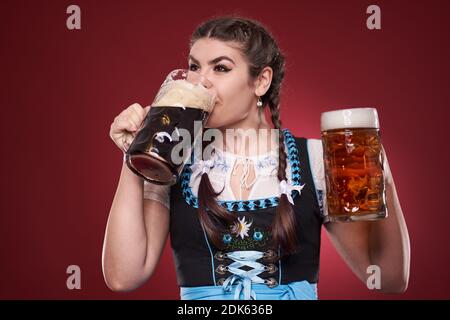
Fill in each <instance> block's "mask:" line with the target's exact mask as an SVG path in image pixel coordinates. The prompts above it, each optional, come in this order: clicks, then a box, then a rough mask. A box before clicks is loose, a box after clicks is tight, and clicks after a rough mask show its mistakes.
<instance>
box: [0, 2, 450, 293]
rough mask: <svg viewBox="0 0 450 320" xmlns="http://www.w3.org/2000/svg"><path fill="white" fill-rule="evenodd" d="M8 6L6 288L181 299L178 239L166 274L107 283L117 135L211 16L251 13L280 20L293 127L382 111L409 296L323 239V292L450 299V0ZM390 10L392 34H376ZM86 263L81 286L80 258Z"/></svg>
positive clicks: (4, 29) (2, 253) (312, 134)
mask: <svg viewBox="0 0 450 320" xmlns="http://www.w3.org/2000/svg"><path fill="white" fill-rule="evenodd" d="M70 4H74V2H72V1H70V2H69V1H2V3H1V6H0V15H1V19H0V25H1V31H0V32H1V38H0V39H1V51H0V61H1V75H2V77H1V78H2V80H1V81H2V82H1V91H2V94H1V107H2V108H1V110H2V123H1V126H0V127H1V133H2V134H1V136H2V143H3V152H2V154H3V156H2V157H1V171H2V179H1V194H2V201H1V223H0V234H1V242H0V248H1V249H0V257H1V260H0V261H1V263H0V272H1V275H2V281H1V285H0V298H19V299H21V298H38V299H42V298H52V299H53V298H60V299H81V298H86V299H91V298H106V299H110V298H111V299H115V298H126V299H128V298H130V299H157V298H159V299H178V297H179V293H178V287H177V285H176V279H175V272H174V266H173V260H172V254H171V251H170V244H169V243H167V246H166V249H165V251H164V254H163V257H162V260H161V262H160V264H159V266H158V269H157V271H156V273H155V274H154V276H153V277H152V278H151V279H150V280H149V281H148V282H147V283H146V284H145V285H144V286H143V287H141V288H140V289H138V290H137V291H135V292H132V293H128V294H118V293H113V292H111V291H109V289H108V288H107V287H106V285H105V284H104V282H103V277H102V272H101V249H102V241H103V235H104V230H105V225H106V221H107V217H108V212H109V208H110V205H111V202H112V199H113V196H114V192H115V189H116V186H117V183H118V178H119V173H120V167H121V163H122V154H121V152H120V151H119V150H118V149H117V148H116V147H115V145H114V144H113V143H112V141H111V140H110V138H109V135H108V133H109V127H110V124H111V122H112V121H113V119H114V117H115V116H116V115H117V114H118V113H119V112H120V111H121V110H123V109H124V108H126V107H127V106H128V105H130V104H132V103H134V102H139V103H141V104H142V105H146V104H149V103H150V102H151V100H152V98H153V96H154V94H155V92H156V89H157V88H158V87H159V85H160V83H161V81H162V79H163V77H164V76H165V74H166V73H167V72H168V71H170V70H171V69H173V68H176V67H180V66H181V67H185V66H186V55H187V53H188V40H189V36H190V33H191V32H192V31H193V30H194V28H195V27H196V25H197V24H199V23H200V22H201V21H203V20H205V19H207V18H209V17H211V16H213V15H216V14H224V13H238V14H241V15H244V16H248V17H251V18H254V19H257V20H259V21H261V22H263V23H264V24H265V25H267V26H268V27H269V29H270V30H271V31H272V32H273V33H274V35H275V36H276V38H277V39H278V41H279V45H280V46H281V48H282V49H283V50H284V52H285V53H286V58H287V74H286V80H285V83H284V87H283V93H282V113H281V115H282V121H283V126H284V127H287V128H290V129H291V131H292V132H293V133H294V134H295V135H296V136H305V137H308V138H318V137H319V135H320V132H319V119H320V113H321V112H323V111H326V110H330V109H335V108H338V107H357V106H368V105H370V106H375V107H377V109H378V112H379V116H380V123H381V128H382V134H383V144H384V146H385V148H386V151H387V155H388V158H389V162H390V166H391V169H392V172H393V175H394V179H395V183H396V186H397V191H398V195H399V199H400V202H401V205H402V209H403V212H404V214H405V217H406V221H407V224H408V228H409V232H410V238H411V251H412V252H411V254H412V261H411V279H410V286H409V289H408V291H407V292H406V293H405V294H403V295H383V294H378V293H374V292H369V290H368V289H367V288H366V287H365V285H364V284H363V283H361V282H360V281H359V280H357V279H356V277H355V276H354V275H353V274H352V273H351V271H350V269H349V268H348V267H347V266H346V265H345V264H344V263H343V262H342V260H341V259H340V258H339V256H338V255H337V254H336V252H335V250H334V248H333V247H332V246H331V244H330V242H329V241H328V239H327V237H326V234H325V233H323V245H322V255H321V256H322V260H321V274H320V277H321V278H320V284H319V295H320V298H321V299H336V298H343V299H355V298H368V299H379V298H388V299H391V298H392V299H412V298H416V299H417V298H425V299H429V298H447V299H448V298H450V271H448V266H449V262H450V252H449V249H448V242H449V240H450V232H449V231H448V230H449V228H448V225H449V222H450V217H449V215H448V212H447V208H446V202H445V199H446V198H447V197H448V194H447V192H448V188H447V185H446V181H447V180H448V169H447V168H448V166H447V165H448V163H449V162H450V159H449V151H448V147H447V146H448V139H447V138H448V134H447V132H448V131H447V130H446V127H448V125H449V122H448V115H449V112H448V110H447V108H448V102H449V90H448V84H449V81H448V77H449V71H450V70H449V69H450V68H449V67H450V63H449V57H450V50H449V42H448V37H449V22H448V12H449V5H448V2H447V1H281V0H279V1H267V2H261V1H234V0H233V1H232V0H229V1H220V2H219V1H211V0H210V1H180V2H176V1H165V2H162V1H161V2H158V3H155V2H153V1H76V3H75V4H77V5H79V6H80V7H81V20H82V29H81V30H74V31H71V30H68V29H67V28H66V18H67V16H68V15H67V14H66V8H67V6H69V5H70ZM371 4H377V5H379V6H380V7H381V22H382V30H373V31H371V30H368V29H367V28H366V18H367V16H368V15H367V14H366V8H367V7H368V6H369V5H371ZM71 264H76V265H79V266H80V268H81V283H82V289H81V290H72V291H70V290H68V289H67V288H66V278H67V276H68V275H67V274H66V268H67V266H68V265H71Z"/></svg>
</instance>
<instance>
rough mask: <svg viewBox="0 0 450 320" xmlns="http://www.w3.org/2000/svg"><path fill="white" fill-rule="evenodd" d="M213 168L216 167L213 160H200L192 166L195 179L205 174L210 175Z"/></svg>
mask: <svg viewBox="0 0 450 320" xmlns="http://www.w3.org/2000/svg"><path fill="white" fill-rule="evenodd" d="M212 167H214V160H213V159H209V160H200V161H198V162H195V163H194V164H193V165H192V166H191V170H192V175H193V177H194V178H196V177H197V176H199V175H200V176H201V175H202V174H204V173H209V172H210V171H211V168H212Z"/></svg>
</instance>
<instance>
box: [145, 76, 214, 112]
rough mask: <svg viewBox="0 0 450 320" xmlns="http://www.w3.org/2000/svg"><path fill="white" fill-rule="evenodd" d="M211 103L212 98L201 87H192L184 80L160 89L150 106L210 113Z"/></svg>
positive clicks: (192, 85)
mask: <svg viewBox="0 0 450 320" xmlns="http://www.w3.org/2000/svg"><path fill="white" fill-rule="evenodd" d="M213 102H214V97H213V96H212V95H211V94H210V93H209V92H208V90H207V89H206V88H205V87H203V86H202V85H194V84H192V83H190V82H188V81H186V80H175V81H172V82H169V83H168V84H165V85H164V86H163V87H162V88H161V89H160V91H159V93H158V95H157V97H156V99H155V101H154V102H153V104H152V106H155V107H189V108H197V109H203V110H205V111H207V112H211V111H212V108H213V106H214V105H213Z"/></svg>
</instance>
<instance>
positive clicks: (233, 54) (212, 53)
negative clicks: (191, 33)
mask: <svg viewBox="0 0 450 320" xmlns="http://www.w3.org/2000/svg"><path fill="white" fill-rule="evenodd" d="M189 55H190V56H191V57H193V58H195V59H196V60H198V61H200V62H202V63H203V62H205V63H207V62H208V61H211V60H213V59H215V58H216V57H219V56H228V57H229V58H231V59H233V60H234V61H236V62H237V61H241V60H242V59H243V57H242V53H241V50H240V49H239V48H238V47H237V43H236V42H231V41H226V42H225V41H221V40H217V39H212V38H202V39H199V40H197V41H195V42H194V44H193V45H192V47H191V50H190V53H189Z"/></svg>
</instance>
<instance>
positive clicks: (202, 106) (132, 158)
mask: <svg viewBox="0 0 450 320" xmlns="http://www.w3.org/2000/svg"><path fill="white" fill-rule="evenodd" d="M215 99H216V93H215V91H214V88H213V86H212V83H211V82H210V81H209V80H208V79H206V78H205V77H203V76H202V75H200V74H199V73H196V72H193V71H189V70H186V69H177V70H173V71H172V72H170V73H169V75H168V76H167V78H166V79H165V81H164V83H163V84H162V85H161V88H160V89H159V91H158V93H157V95H156V98H155V99H154V101H153V103H152V106H151V108H150V111H149V112H148V114H147V116H146V117H145V119H144V121H143V122H142V124H141V127H140V128H139V130H138V131H137V133H136V134H135V135H134V138H133V140H132V142H131V144H130V145H129V147H128V148H127V150H126V153H125V161H126V164H127V166H128V167H129V168H130V170H131V171H133V172H134V173H135V174H137V175H138V176H140V177H142V178H143V179H145V180H146V181H148V182H152V183H155V184H159V185H173V184H175V183H176V181H177V180H178V178H179V176H180V174H181V171H182V169H183V167H184V164H185V163H186V161H187V160H189V159H190V156H191V153H192V150H193V148H194V144H195V143H196V141H197V140H198V138H199V137H200V136H201V133H202V130H194V129H198V127H200V128H201V127H202V125H203V124H206V121H207V120H208V117H209V115H210V113H211V112H212V109H213V107H214V103H215ZM196 123H197V124H200V126H195V124H196ZM183 130H184V132H185V133H186V132H188V137H190V141H187V142H186V141H182V139H185V136H183V134H182V132H183ZM180 136H182V137H181V141H180ZM179 143H184V144H186V143H187V144H188V146H189V148H188V151H187V152H184V154H180V152H172V151H175V150H174V147H175V146H177V145H178V144H179ZM184 151H186V149H184Z"/></svg>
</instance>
